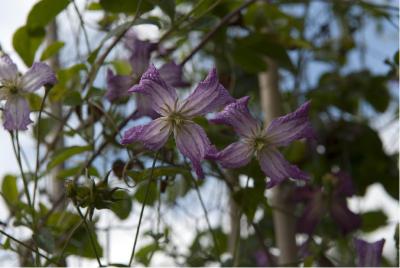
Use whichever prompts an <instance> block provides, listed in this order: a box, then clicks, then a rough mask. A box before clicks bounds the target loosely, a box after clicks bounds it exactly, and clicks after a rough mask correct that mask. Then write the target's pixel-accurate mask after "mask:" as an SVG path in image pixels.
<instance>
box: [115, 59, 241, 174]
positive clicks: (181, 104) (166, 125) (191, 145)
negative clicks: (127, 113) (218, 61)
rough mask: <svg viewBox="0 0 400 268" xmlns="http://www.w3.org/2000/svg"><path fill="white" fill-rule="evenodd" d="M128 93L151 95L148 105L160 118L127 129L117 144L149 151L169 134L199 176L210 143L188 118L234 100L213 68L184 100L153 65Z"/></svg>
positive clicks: (165, 140)
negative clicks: (135, 146)
mask: <svg viewBox="0 0 400 268" xmlns="http://www.w3.org/2000/svg"><path fill="white" fill-rule="evenodd" d="M129 92H132V93H135V92H136V93H139V94H143V95H146V96H148V97H149V98H151V100H152V101H151V103H150V104H151V108H152V109H153V110H154V111H155V112H157V113H158V114H159V116H160V117H159V118H157V119H155V120H153V121H152V122H150V123H149V124H147V125H141V126H135V127H133V128H131V129H129V130H127V131H126V132H125V133H124V136H123V139H122V141H121V143H122V144H129V143H132V142H134V141H139V142H141V143H143V144H144V146H145V147H147V148H148V149H150V150H158V149H160V148H161V147H162V146H163V145H164V144H165V143H166V142H167V140H168V137H169V136H170V135H171V133H173V134H174V138H175V142H176V145H177V147H178V149H179V151H180V152H181V153H182V154H183V155H184V156H186V157H188V158H189V159H190V161H191V162H192V164H193V167H194V169H195V171H196V174H197V176H198V177H199V178H203V177H204V174H203V170H202V168H201V164H200V163H201V161H202V160H203V159H204V157H205V156H206V154H207V153H208V152H209V150H210V149H211V145H210V141H209V140H208V137H207V135H206V133H205V132H204V130H203V129H202V128H201V127H200V126H199V125H197V124H196V123H194V122H193V121H192V119H193V118H194V117H196V116H201V115H205V114H207V113H210V112H213V111H215V110H218V109H220V108H222V107H223V106H224V105H226V104H228V103H230V102H233V101H234V99H233V98H232V97H231V96H230V95H229V93H228V91H227V90H226V89H225V88H224V87H223V86H222V85H221V84H220V83H219V82H218V77H217V73H216V70H215V68H214V69H212V70H211V71H210V72H209V74H208V76H207V78H206V79H205V80H204V81H202V82H200V83H199V85H198V86H197V88H196V89H195V90H194V92H193V93H192V94H191V95H190V96H189V97H188V98H186V99H185V100H179V99H178V96H177V94H176V91H175V89H174V88H172V87H171V86H170V85H168V84H167V83H166V82H165V81H164V80H163V79H162V78H161V75H160V73H159V72H158V70H157V69H156V68H155V67H154V65H151V66H150V67H149V69H148V70H147V71H146V72H145V73H144V74H143V76H142V78H141V79H140V83H139V85H136V86H134V87H132V88H131V89H130V90H129Z"/></svg>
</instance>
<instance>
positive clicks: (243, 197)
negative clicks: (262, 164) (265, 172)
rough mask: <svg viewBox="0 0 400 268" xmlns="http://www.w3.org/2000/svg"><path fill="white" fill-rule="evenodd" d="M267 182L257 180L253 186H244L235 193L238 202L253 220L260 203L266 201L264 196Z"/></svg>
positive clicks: (234, 196)
mask: <svg viewBox="0 0 400 268" xmlns="http://www.w3.org/2000/svg"><path fill="white" fill-rule="evenodd" d="M259 181H260V182H259ZM264 190H265V184H264V182H263V181H262V182H261V180H255V185H254V187H253V188H244V189H240V190H239V191H237V192H235V193H234V194H233V198H234V199H235V200H236V202H237V204H240V205H241V206H242V209H243V212H244V213H245V214H246V216H247V218H248V219H249V220H250V221H252V220H253V218H254V215H255V213H256V211H257V208H258V206H259V205H261V204H262V203H263V202H265V201H266V199H265V196H264Z"/></svg>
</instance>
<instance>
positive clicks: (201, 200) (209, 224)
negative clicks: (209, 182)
mask: <svg viewBox="0 0 400 268" xmlns="http://www.w3.org/2000/svg"><path fill="white" fill-rule="evenodd" d="M192 180H193V183H194V186H195V189H196V192H197V196H198V197H199V200H200V204H201V207H202V209H203V212H204V216H205V218H206V221H207V225H208V229H209V230H210V233H211V236H212V238H213V240H214V246H215V249H216V250H217V259H218V261H219V262H221V259H220V254H221V251H220V248H219V245H218V239H217V237H216V236H215V233H214V231H213V229H212V227H211V223H210V219H209V217H208V211H207V208H206V205H205V204H204V201H203V198H202V197H201V193H200V189H199V186H198V184H197V182H196V180H195V179H194V178H192Z"/></svg>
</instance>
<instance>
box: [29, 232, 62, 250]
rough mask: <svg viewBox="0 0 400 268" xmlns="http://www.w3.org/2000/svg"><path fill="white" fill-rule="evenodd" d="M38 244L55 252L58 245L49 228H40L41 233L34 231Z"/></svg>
mask: <svg viewBox="0 0 400 268" xmlns="http://www.w3.org/2000/svg"><path fill="white" fill-rule="evenodd" d="M33 237H35V238H36V239H35V241H37V242H38V246H39V247H40V248H42V249H44V250H45V251H47V252H50V253H53V252H54V249H55V245H56V241H55V238H54V235H53V234H52V232H51V231H50V229H49V228H40V232H39V233H34V234H33Z"/></svg>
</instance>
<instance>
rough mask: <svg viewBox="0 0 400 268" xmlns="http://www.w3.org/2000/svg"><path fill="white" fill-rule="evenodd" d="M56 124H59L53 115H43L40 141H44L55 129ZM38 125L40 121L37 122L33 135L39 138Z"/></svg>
mask: <svg viewBox="0 0 400 268" xmlns="http://www.w3.org/2000/svg"><path fill="white" fill-rule="evenodd" d="M54 124H57V121H56V119H54V118H51V117H43V116H42V118H41V119H40V129H39V136H40V141H41V142H43V141H44V140H45V139H46V137H47V135H49V134H50V133H51V131H52V130H53V129H54ZM38 125H39V121H38V122H37V123H36V124H35V127H34V131H33V136H34V137H35V139H37V138H38V137H37V131H38Z"/></svg>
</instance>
